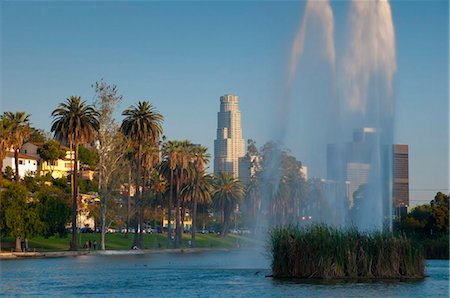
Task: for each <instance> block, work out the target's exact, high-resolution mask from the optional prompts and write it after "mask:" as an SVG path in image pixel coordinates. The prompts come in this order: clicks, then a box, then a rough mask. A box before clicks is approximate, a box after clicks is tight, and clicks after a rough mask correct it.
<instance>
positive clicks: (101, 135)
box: [93, 80, 127, 250]
mask: <svg viewBox="0 0 450 298" xmlns="http://www.w3.org/2000/svg"><path fill="white" fill-rule="evenodd" d="M93 87H94V88H95V93H96V98H95V101H94V104H95V106H96V108H97V110H98V112H99V113H100V116H99V122H100V128H99V130H98V133H97V137H96V144H95V147H96V149H97V151H98V156H99V162H98V165H97V169H98V173H99V183H98V188H99V189H98V192H99V196H100V226H101V238H100V248H101V249H102V250H105V234H106V230H107V220H106V218H107V210H108V201H109V199H110V198H111V196H112V193H113V182H114V181H113V178H114V175H115V174H116V172H117V171H118V170H119V169H120V168H121V164H122V161H123V157H124V155H125V153H126V152H127V151H126V147H127V142H126V140H125V138H124V137H123V135H122V133H121V132H120V130H119V125H118V124H117V123H116V122H115V120H114V118H113V113H114V110H115V109H116V107H117V105H118V104H119V103H120V102H121V100H122V95H119V94H118V90H117V87H116V86H115V85H108V84H106V83H105V82H103V80H101V81H100V82H96V83H95V86H93Z"/></svg>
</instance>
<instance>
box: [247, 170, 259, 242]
mask: <svg viewBox="0 0 450 298" xmlns="http://www.w3.org/2000/svg"><path fill="white" fill-rule="evenodd" d="M244 200H245V203H246V204H245V205H246V209H247V212H248V215H249V217H250V220H251V222H253V224H254V226H253V232H254V233H255V234H256V233H257V231H258V228H259V226H260V224H261V222H259V221H260V220H261V219H260V218H257V214H258V212H259V211H260V210H261V193H260V177H259V175H255V176H254V177H251V178H250V181H249V183H248V184H247V186H246V189H245V198H244Z"/></svg>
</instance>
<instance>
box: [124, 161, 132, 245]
mask: <svg viewBox="0 0 450 298" xmlns="http://www.w3.org/2000/svg"><path fill="white" fill-rule="evenodd" d="M130 210H131V165H130V168H129V169H128V192H127V230H126V233H125V235H126V236H127V237H128V233H129V232H130Z"/></svg>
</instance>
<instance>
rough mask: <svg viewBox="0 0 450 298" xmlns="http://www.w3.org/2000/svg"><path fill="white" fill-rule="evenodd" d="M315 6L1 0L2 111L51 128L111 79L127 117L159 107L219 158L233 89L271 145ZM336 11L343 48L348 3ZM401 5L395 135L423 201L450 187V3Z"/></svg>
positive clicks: (182, 135) (254, 131) (178, 133)
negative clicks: (307, 15)
mask: <svg viewBox="0 0 450 298" xmlns="http://www.w3.org/2000/svg"><path fill="white" fill-rule="evenodd" d="M304 4H305V3H304V2H302V1H298V2H297V1H290V2H253V1H245V2H239V1H229V2H217V1H209V2H208V1H201V2H187V1H184V2H151V1H138V2H125V1H120V2H119V1H117V2H88V1H74V2H68V1H64V2H56V1H49V2H41V1H34V2H26V1H18V2H14V1H2V2H1V98H0V103H1V110H2V111H17V110H22V111H26V112H27V113H30V114H32V117H31V120H32V122H33V124H34V126H36V127H39V128H43V129H45V130H47V131H48V130H49V129H50V123H51V119H50V113H51V111H52V110H53V109H54V108H55V107H56V105H57V104H58V103H59V102H61V101H62V100H63V99H65V98H67V97H69V96H71V95H79V96H81V97H82V98H83V99H85V100H88V101H90V100H91V99H92V97H93V90H92V88H91V85H92V84H93V83H94V82H95V81H97V80H99V79H100V78H103V79H104V80H105V81H106V82H108V83H113V84H116V85H118V87H119V90H120V92H121V93H122V94H123V96H124V102H123V103H122V105H121V106H120V107H119V111H121V110H123V109H124V108H126V107H128V106H129V105H131V104H134V103H136V102H137V101H139V100H150V101H151V102H152V103H153V104H154V105H155V106H156V107H157V108H158V110H159V111H160V112H161V113H162V114H163V115H164V116H165V125H164V129H165V135H166V136H167V137H168V138H170V139H190V140H192V141H193V142H195V143H201V144H204V145H206V146H208V147H209V148H210V151H211V152H212V146H213V139H214V138H215V130H216V125H217V119H216V116H217V114H216V113H217V111H218V108H219V97H220V95H222V94H224V93H228V92H229V93H234V94H237V95H238V96H239V98H240V109H241V113H242V126H243V130H244V137H245V138H252V139H255V140H256V141H257V143H258V144H259V145H262V144H263V143H264V142H266V141H267V140H268V139H269V138H270V135H269V134H268V131H269V130H270V127H271V122H270V119H269V115H271V114H270V111H271V109H273V108H274V102H276V98H277V97H278V96H279V94H280V92H281V88H282V86H283V79H284V78H285V73H286V64H287V61H288V57H289V52H290V47H291V43H292V39H293V37H294V35H295V33H296V30H297V26H298V24H299V22H300V19H301V16H302V15H303V9H304ZM332 7H333V11H334V14H335V22H336V25H335V26H336V33H335V40H336V46H337V47H339V46H340V44H339V43H340V40H341V38H340V34H342V29H340V28H343V25H342V24H344V22H345V16H346V11H347V9H348V3H346V2H342V1H340V2H332ZM391 8H392V13H393V19H394V25H395V30H396V37H397V63H398V64H397V66H398V68H397V74H396V78H395V99H396V123H395V125H396V126H395V127H396V130H395V132H396V134H395V136H396V142H398V143H405V144H409V145H410V188H411V201H412V204H417V203H421V202H426V201H429V200H430V199H432V196H433V194H434V193H435V191H437V190H444V191H445V190H446V191H448V184H449V173H448V168H449V160H448V153H449V145H448V140H449V128H448V125H449V122H448V120H449V118H448V113H449V106H448V100H449V87H448V85H449V74H448V71H449V57H448V55H449V31H448V30H449V29H448V25H449V7H448V1H394V2H392V3H391ZM117 120H118V121H121V116H120V113H118V116H117ZM292 152H293V153H294V154H296V155H297V157H298V158H299V159H300V160H302V156H301V153H298V152H296V150H295V148H292ZM324 158H325V157H324ZM426 190H429V191H426Z"/></svg>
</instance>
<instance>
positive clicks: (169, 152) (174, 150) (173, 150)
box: [161, 141, 179, 248]
mask: <svg viewBox="0 0 450 298" xmlns="http://www.w3.org/2000/svg"><path fill="white" fill-rule="evenodd" d="M178 151H179V145H178V141H168V142H166V143H164V145H163V156H164V161H163V162H162V163H161V172H163V173H165V176H166V177H167V179H168V180H169V201H168V203H167V206H168V207H167V247H168V248H169V247H171V241H172V223H171V220H172V203H173V185H174V178H175V177H174V176H175V175H174V172H175V170H176V168H177V160H178ZM168 173H169V174H168Z"/></svg>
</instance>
